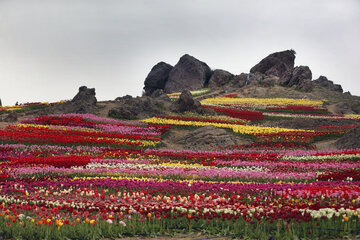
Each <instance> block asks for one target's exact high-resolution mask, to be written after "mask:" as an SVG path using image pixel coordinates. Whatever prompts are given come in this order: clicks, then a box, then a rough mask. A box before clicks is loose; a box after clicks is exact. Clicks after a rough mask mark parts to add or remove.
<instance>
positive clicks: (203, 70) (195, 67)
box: [144, 50, 343, 96]
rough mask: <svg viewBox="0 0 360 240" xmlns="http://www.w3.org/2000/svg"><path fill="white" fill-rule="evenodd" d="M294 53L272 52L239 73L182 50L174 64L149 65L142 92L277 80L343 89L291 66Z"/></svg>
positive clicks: (269, 83) (295, 85) (307, 86)
mask: <svg viewBox="0 0 360 240" xmlns="http://www.w3.org/2000/svg"><path fill="white" fill-rule="evenodd" d="M295 54H296V53H295V51H294V50H286V51H281V52H276V53H272V54H270V55H269V56H267V57H265V58H264V59H262V60H261V61H260V62H259V63H258V64H256V65H255V66H254V67H252V68H251V69H250V73H241V74H239V75H234V74H232V73H230V72H228V71H225V70H222V69H216V70H214V71H211V69H210V68H209V66H208V65H207V64H206V63H204V62H202V61H200V60H198V59H196V58H194V57H192V56H190V55H188V54H185V55H184V56H182V57H181V58H180V60H179V62H178V63H177V64H176V65H175V66H174V67H172V66H171V65H170V64H167V63H164V62H160V63H158V64H156V65H155V66H154V67H153V68H152V69H151V71H150V73H149V74H148V76H147V77H146V79H145V82H144V91H145V95H146V96H151V95H152V93H153V92H155V91H156V90H158V89H160V90H163V91H164V92H165V93H172V92H181V91H182V90H185V89H187V90H194V89H199V88H203V87H205V86H207V87H209V88H211V89H218V88H226V87H229V86H230V87H236V88H242V87H244V86H246V85H257V84H261V85H264V86H273V85H275V84H279V85H282V86H287V87H293V88H295V89H298V90H301V91H305V92H309V91H311V90H312V89H313V86H314V85H316V86H321V87H325V88H327V89H329V90H331V91H337V92H343V90H342V87H341V86H340V85H338V84H334V83H333V82H332V81H330V80H328V79H327V78H326V77H324V76H320V77H319V78H318V79H316V80H312V72H311V70H310V68H309V67H308V66H294V65H295Z"/></svg>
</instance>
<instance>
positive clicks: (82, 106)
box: [38, 86, 97, 115]
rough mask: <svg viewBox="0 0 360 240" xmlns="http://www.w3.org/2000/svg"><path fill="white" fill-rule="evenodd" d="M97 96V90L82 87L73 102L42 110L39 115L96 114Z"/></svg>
mask: <svg viewBox="0 0 360 240" xmlns="http://www.w3.org/2000/svg"><path fill="white" fill-rule="evenodd" d="M95 95H96V93H95V88H87V87H86V86H82V87H80V88H79V92H78V93H77V94H76V95H75V97H74V98H73V99H72V100H71V101H68V102H65V103H62V104H56V105H55V106H51V107H49V108H46V109H44V110H40V111H39V113H38V114H40V115H44V114H60V113H94V112H95V110H96V103H97V99H96V97H95Z"/></svg>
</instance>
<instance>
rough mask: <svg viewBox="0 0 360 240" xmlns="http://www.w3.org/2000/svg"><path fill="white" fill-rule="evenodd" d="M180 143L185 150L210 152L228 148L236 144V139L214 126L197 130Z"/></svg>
mask: <svg viewBox="0 0 360 240" xmlns="http://www.w3.org/2000/svg"><path fill="white" fill-rule="evenodd" d="M180 143H181V144H183V145H184V148H185V149H191V150H209V149H213V148H217V147H219V146H220V147H227V146H229V145H235V144H236V138H235V137H234V136H233V135H230V134H229V133H228V132H227V131H226V130H225V129H220V128H217V127H214V126H212V125H210V126H206V127H201V128H199V129H196V130H194V131H192V132H190V133H188V134H187V135H185V136H184V137H183V138H182V139H181V140H180Z"/></svg>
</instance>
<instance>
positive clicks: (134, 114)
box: [108, 96, 165, 120]
mask: <svg viewBox="0 0 360 240" xmlns="http://www.w3.org/2000/svg"><path fill="white" fill-rule="evenodd" d="M116 101H117V104H118V105H119V106H117V107H114V108H112V109H110V110H109V112H108V116H109V117H114V118H120V119H128V120H129V119H143V118H148V117H154V116H155V115H157V114H163V112H162V111H161V110H160V108H163V105H164V104H165V103H164V102H163V101H161V100H156V99H153V98H151V97H148V96H143V97H137V98H132V97H128V96H126V97H122V98H117V99H116Z"/></svg>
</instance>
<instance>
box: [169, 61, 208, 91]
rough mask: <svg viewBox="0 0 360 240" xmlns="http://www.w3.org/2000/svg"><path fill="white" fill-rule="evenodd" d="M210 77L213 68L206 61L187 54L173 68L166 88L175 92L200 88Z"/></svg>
mask: <svg viewBox="0 0 360 240" xmlns="http://www.w3.org/2000/svg"><path fill="white" fill-rule="evenodd" d="M210 77H211V69H210V68H209V66H208V65H207V64H206V63H204V62H201V61H199V60H198V59H196V58H194V57H192V56H190V55H188V54H185V55H184V56H182V57H181V58H180V60H179V62H178V63H177V64H176V65H175V66H174V68H172V69H171V71H170V73H169V78H168V80H167V82H166V84H165V88H164V90H165V92H166V93H173V92H181V91H183V90H195V89H199V88H202V87H204V84H205V83H206V82H207V81H208V80H209V79H210Z"/></svg>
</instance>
